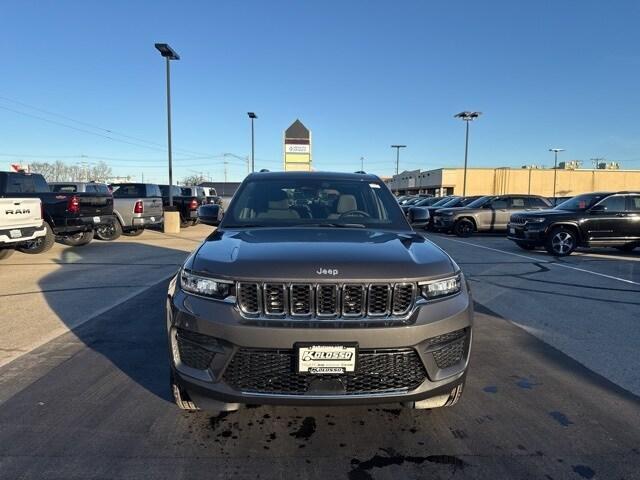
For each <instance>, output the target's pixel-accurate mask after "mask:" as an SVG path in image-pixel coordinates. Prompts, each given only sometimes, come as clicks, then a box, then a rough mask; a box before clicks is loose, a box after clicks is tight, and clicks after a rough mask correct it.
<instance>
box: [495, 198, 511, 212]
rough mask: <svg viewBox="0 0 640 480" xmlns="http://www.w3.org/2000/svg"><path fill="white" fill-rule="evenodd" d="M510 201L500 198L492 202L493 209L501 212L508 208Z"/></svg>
mask: <svg viewBox="0 0 640 480" xmlns="http://www.w3.org/2000/svg"><path fill="white" fill-rule="evenodd" d="M508 205H509V200H508V199H506V198H498V199H496V200H494V201H493V202H491V208H493V209H494V210H501V209H504V208H508Z"/></svg>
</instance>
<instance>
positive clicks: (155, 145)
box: [0, 96, 208, 155]
mask: <svg viewBox="0 0 640 480" xmlns="http://www.w3.org/2000/svg"><path fill="white" fill-rule="evenodd" d="M0 100H5V101H8V102H12V103H15V104H17V105H21V106H23V107H27V108H30V109H32V110H35V111H38V112H41V113H44V114H46V115H51V116H55V117H58V118H63V119H65V120H68V121H70V122H73V123H77V124H78V125H83V126H86V127H89V128H93V129H96V130H101V131H103V132H106V133H107V134H109V135H116V136H120V137H124V138H128V139H131V140H135V141H136V142H131V141H126V140H122V139H118V138H114V137H112V136H109V135H104V134H100V133H97V132H92V131H90V130H86V129H83V128H78V127H74V126H73V125H68V124H66V123H62V122H56V121H55V120H51V119H48V118H45V117H41V116H38V115H33V114H31V113H27V112H23V111H20V110H15V109H12V108H10V107H6V106H2V105H0V108H2V109H4V110H8V111H10V112H13V113H17V114H20V115H25V116H27V117H31V118H35V119H37V120H41V121H45V122H49V123H52V124H54V125H58V126H62V127H66V128H70V129H73V130H76V131H79V132H83V133H88V134H90V135H96V136H100V137H103V138H108V139H109V140H113V141H116V142H122V143H127V144H129V145H135V146H138V147H142V148H149V149H152V150H157V151H166V146H165V145H163V144H161V143H158V142H152V141H150V140H145V139H143V138H139V137H134V136H133V135H127V134H125V133H120V132H117V131H115V130H111V129H109V128H104V127H100V126H98V125H94V124H92V123H88V122H83V121H81V120H76V119H74V118H71V117H68V116H66V115H61V114H59V113H55V112H51V111H49V110H45V109H43V108H39V107H35V106H33V105H29V104H27V103H24V102H20V101H18V100H13V99H11V98H7V97H4V96H0ZM139 142H142V143H143V144H141V143H139ZM144 144H147V145H144ZM175 150H176V151H180V152H183V153H187V154H191V155H208V154H206V153H202V152H194V151H191V150H186V149H183V148H176V149H175Z"/></svg>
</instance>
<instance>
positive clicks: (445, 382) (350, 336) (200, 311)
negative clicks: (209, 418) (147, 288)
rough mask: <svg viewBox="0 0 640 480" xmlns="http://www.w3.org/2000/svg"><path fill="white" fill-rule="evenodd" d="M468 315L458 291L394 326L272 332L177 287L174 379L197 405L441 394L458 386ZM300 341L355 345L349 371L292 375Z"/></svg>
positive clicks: (172, 315) (468, 337)
mask: <svg viewBox="0 0 640 480" xmlns="http://www.w3.org/2000/svg"><path fill="white" fill-rule="evenodd" d="M472 318H473V307H472V301H471V297H470V295H469V294H468V292H467V290H466V286H465V287H464V288H463V291H462V292H461V293H460V294H458V295H456V296H455V297H452V298H449V299H446V300H441V301H438V302H433V303H429V304H426V305H422V306H419V307H416V309H415V310H414V311H413V314H412V315H411V317H410V318H409V319H408V321H407V323H406V324H404V325H401V326H385V325H384V322H382V323H379V324H378V325H374V324H372V325H370V326H359V325H360V324H361V323H363V321H364V322H365V323H366V319H359V320H352V322H354V324H355V325H354V326H353V327H351V326H344V325H343V326H341V327H340V328H331V326H328V327H327V326H326V325H325V326H324V327H322V326H318V324H322V323H323V322H324V321H315V322H314V321H313V320H310V321H309V322H308V323H307V324H305V323H301V322H300V321H297V322H291V323H290V324H289V325H287V324H286V322H279V323H278V324H277V326H275V325H274V326H270V325H269V323H268V321H265V322H262V323H255V322H248V321H247V320H245V319H244V318H243V317H242V316H241V315H240V313H239V311H238V310H237V308H236V306H235V305H234V304H233V303H225V302H217V301H211V300H208V299H204V298H200V297H196V296H192V295H189V294H186V293H184V292H183V291H182V290H180V289H179V288H175V285H173V287H172V291H171V292H170V295H169V298H168V302H167V327H168V333H169V343H170V349H171V358H172V369H173V372H174V379H175V381H176V382H177V383H178V384H179V385H180V386H181V387H183V388H184V389H186V390H187V392H189V394H190V395H191V397H192V398H194V399H195V400H196V403H202V401H203V400H206V399H210V400H213V401H214V402H223V403H240V404H242V403H244V404H281V405H353V404H371V403H391V402H414V401H420V400H424V399H428V398H431V397H434V396H438V395H443V394H446V393H449V392H451V390H452V389H453V388H454V387H455V386H457V385H459V384H460V383H462V382H463V381H464V377H465V375H466V369H467V366H468V362H469V354H470V347H471V341H472ZM311 323H313V324H314V325H310V324H311ZM342 323H343V324H344V323H347V322H342ZM299 342H305V343H306V342H309V343H320V342H323V343H327V342H328V343H335V344H353V343H356V344H357V345H358V348H359V355H358V362H359V365H358V367H357V368H356V372H355V373H354V374H341V375H331V376H324V375H315V376H314V375H308V374H299V373H297V372H296V371H295V356H296V350H295V348H294V346H295V344H297V343H299ZM387 358H388V359H389V360H387ZM325 379H329V380H330V381H328V382H323V381H322V380H325Z"/></svg>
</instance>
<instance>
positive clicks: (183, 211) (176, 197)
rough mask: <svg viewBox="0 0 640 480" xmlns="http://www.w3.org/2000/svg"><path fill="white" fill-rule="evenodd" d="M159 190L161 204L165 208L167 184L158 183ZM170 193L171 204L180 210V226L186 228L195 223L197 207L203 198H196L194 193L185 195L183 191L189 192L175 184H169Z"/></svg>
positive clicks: (167, 196) (167, 194) (167, 192)
mask: <svg viewBox="0 0 640 480" xmlns="http://www.w3.org/2000/svg"><path fill="white" fill-rule="evenodd" d="M160 191H161V192H162V205H163V206H164V208H165V210H166V209H167V207H168V206H169V185H160ZM171 193H172V195H173V206H174V208H175V209H176V210H177V211H178V212H180V226H181V227H182V228H186V227H188V226H190V225H195V224H197V223H198V207H199V206H200V205H202V203H203V198H198V197H197V196H195V195H185V193H189V192H188V191H186V192H183V189H182V188H181V187H178V186H177V185H172V186H171Z"/></svg>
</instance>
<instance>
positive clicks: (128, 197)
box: [111, 183, 163, 237]
mask: <svg viewBox="0 0 640 480" xmlns="http://www.w3.org/2000/svg"><path fill="white" fill-rule="evenodd" d="M111 187H112V188H113V213H114V214H115V216H116V218H117V219H118V221H117V223H116V225H115V228H116V229H118V230H119V231H120V232H122V233H123V234H124V235H128V236H131V237H134V236H138V235H140V234H141V233H142V232H143V231H144V229H145V228H146V227H149V226H151V225H158V224H160V223H162V213H163V210H162V193H161V192H160V188H159V187H158V185H156V184H153V183H114V184H113V185H111Z"/></svg>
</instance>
